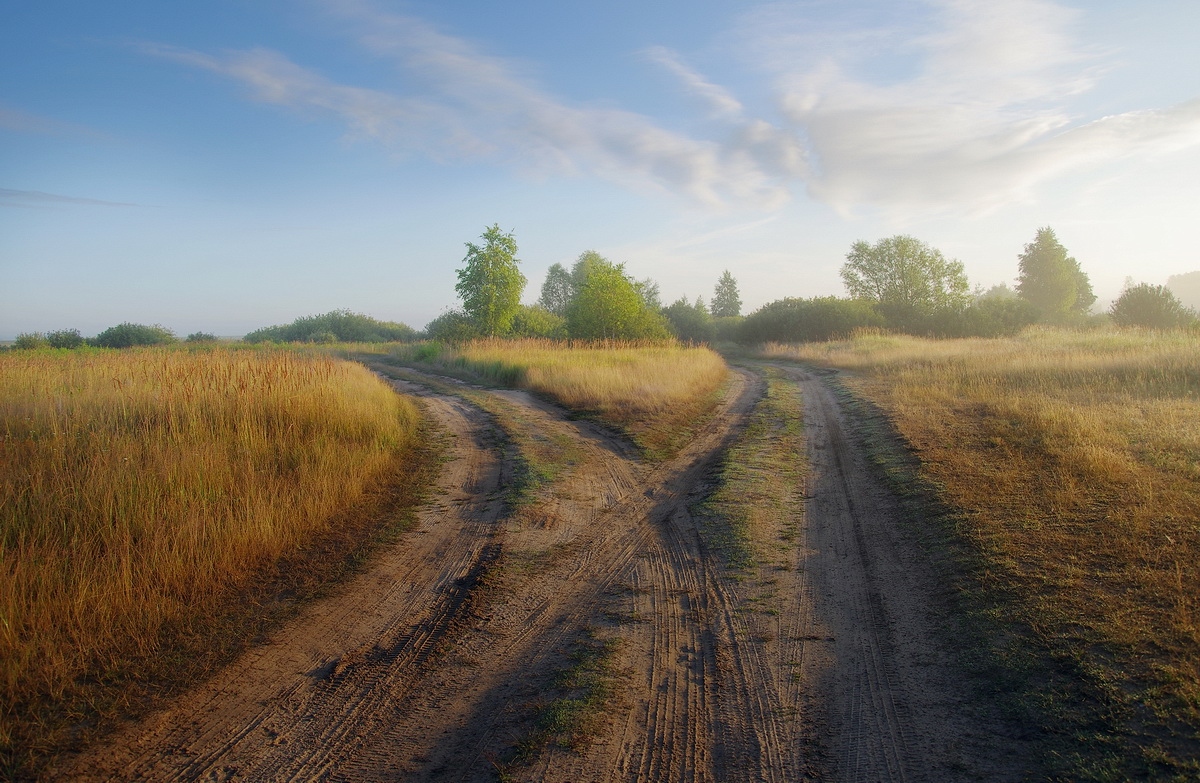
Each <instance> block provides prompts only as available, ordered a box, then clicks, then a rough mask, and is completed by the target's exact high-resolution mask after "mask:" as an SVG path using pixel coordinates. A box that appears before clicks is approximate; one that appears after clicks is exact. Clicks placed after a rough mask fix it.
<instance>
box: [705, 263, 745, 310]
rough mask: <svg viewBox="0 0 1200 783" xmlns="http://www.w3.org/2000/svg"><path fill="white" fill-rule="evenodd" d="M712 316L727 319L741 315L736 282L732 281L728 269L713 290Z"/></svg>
mask: <svg viewBox="0 0 1200 783" xmlns="http://www.w3.org/2000/svg"><path fill="white" fill-rule="evenodd" d="M712 314H713V318H728V317H730V316H734V315H741V314H742V300H741V297H739V296H738V287H737V281H736V280H734V279H733V275H731V274H729V270H728V269H726V270H725V273H724V274H722V275H721V279H720V280H718V281H717V287H716V288H715V289H714V290H713V298H712Z"/></svg>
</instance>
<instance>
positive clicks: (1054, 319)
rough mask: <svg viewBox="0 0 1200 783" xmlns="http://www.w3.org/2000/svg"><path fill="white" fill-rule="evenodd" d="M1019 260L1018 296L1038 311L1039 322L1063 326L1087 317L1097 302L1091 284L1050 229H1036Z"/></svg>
mask: <svg viewBox="0 0 1200 783" xmlns="http://www.w3.org/2000/svg"><path fill="white" fill-rule="evenodd" d="M1018 258H1019V262H1020V275H1019V276H1018V278H1017V293H1018V295H1019V296H1020V297H1021V298H1022V299H1024V300H1025V301H1027V302H1029V303H1030V304H1032V305H1033V306H1034V308H1036V309H1037V312H1038V319H1039V320H1041V321H1046V322H1049V323H1062V322H1065V321H1069V320H1072V319H1073V318H1078V317H1081V316H1084V315H1087V312H1088V309H1089V308H1091V306H1092V303H1094V302H1095V301H1096V295H1095V294H1094V293H1092V283H1091V281H1090V280H1089V279H1088V276H1087V275H1086V274H1085V273H1084V271H1083V270H1082V269H1081V268H1080V267H1079V262H1078V261H1076V260H1075V259H1074V258H1072V257H1071V256H1069V255H1067V249H1066V248H1065V247H1063V246H1062V243H1061V242H1059V241H1058V237H1056V236H1055V235H1054V230H1053V229H1051V228H1050V227H1049V226H1045V227H1043V228H1039V229H1038V232H1037V236H1036V237H1035V238H1034V240H1033V241H1032V242H1030V243H1029V244H1027V245H1025V251H1024V252H1023V253H1021V255H1020V256H1019V257H1018Z"/></svg>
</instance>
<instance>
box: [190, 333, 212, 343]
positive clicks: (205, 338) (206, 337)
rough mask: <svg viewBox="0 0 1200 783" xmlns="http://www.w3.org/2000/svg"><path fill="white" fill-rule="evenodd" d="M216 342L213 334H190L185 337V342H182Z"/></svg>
mask: <svg viewBox="0 0 1200 783" xmlns="http://www.w3.org/2000/svg"><path fill="white" fill-rule="evenodd" d="M216 341H217V336H216V335H215V334H209V333H208V332H192V333H191V334H189V335H188V336H187V340H185V341H184V342H189V343H215V342H216Z"/></svg>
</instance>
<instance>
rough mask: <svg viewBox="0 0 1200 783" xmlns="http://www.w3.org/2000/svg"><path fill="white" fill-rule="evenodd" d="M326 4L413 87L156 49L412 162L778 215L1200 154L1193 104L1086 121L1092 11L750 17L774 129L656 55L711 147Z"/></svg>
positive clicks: (900, 204) (937, 204)
mask: <svg viewBox="0 0 1200 783" xmlns="http://www.w3.org/2000/svg"><path fill="white" fill-rule="evenodd" d="M322 5H323V7H324V8H326V9H327V10H328V11H329V12H330V13H331V14H332V15H333V16H334V17H336V18H337V19H339V20H340V21H341V22H342V23H343V24H345V25H346V26H347V29H348V31H349V34H350V35H351V36H352V37H353V38H354V40H355V41H356V42H357V44H358V45H359V46H360V47H362V48H363V49H364V50H366V51H369V52H371V53H372V54H373V55H375V56H376V57H377V58H379V59H380V60H381V61H382V62H384V63H387V64H388V65H389V66H390V68H391V69H393V70H394V71H395V72H396V73H397V74H398V75H399V76H400V77H401V79H400V82H401V83H402V84H404V85H405V87H404V88H403V89H399V88H397V89H378V88H366V87H360V86H355V85H352V84H345V83H341V82H338V81H337V80H335V79H333V78H330V77H328V76H325V75H323V74H321V73H318V72H317V71H315V70H313V69H311V68H307V67H304V66H303V65H300V64H298V63H296V62H293V61H292V60H291V59H289V58H288V57H286V56H285V55H284V54H281V53H279V52H276V51H272V50H267V49H261V48H260V49H251V50H245V51H234V52H226V53H223V54H209V53H201V52H195V51H190V50H184V49H177V48H172V47H166V46H148V47H145V51H147V52H148V53H151V54H153V55H155V56H157V57H161V58H166V59H170V60H174V61H176V62H179V63H184V64H187V65H189V66H191V67H197V68H202V69H205V70H208V71H211V72H213V73H218V74H221V75H222V76H224V77H227V78H230V79H233V80H235V81H237V82H239V83H241V84H243V85H245V86H246V88H247V89H248V90H249V91H250V95H251V96H252V97H253V98H254V99H255V100H259V101H262V102H266V103H271V104H276V105H279V106H285V107H289V108H291V109H294V110H297V111H299V112H302V113H305V114H310V115H316V116H328V117H334V118H336V119H337V120H338V121H340V122H341V123H343V124H344V126H345V128H346V135H347V137H348V138H350V139H369V140H373V141H376V142H379V143H381V144H383V145H385V146H386V147H387V148H388V149H389V150H391V151H392V152H393V153H394V154H397V155H408V154H421V155H425V156H429V157H431V158H433V159H436V160H441V161H450V160H489V161H497V162H501V163H504V164H507V165H509V166H512V167H513V168H515V169H517V170H518V171H521V172H523V173H527V174H531V175H534V176H589V175H590V176H598V177H602V178H604V179H607V180H609V181H612V182H617V183H620V184H621V185H624V186H628V187H630V188H633V189H635V190H639V191H646V190H651V191H665V192H669V193H673V194H677V195H680V196H682V197H684V198H687V199H690V200H692V201H695V202H699V203H702V204H706V205H714V206H720V205H729V204H734V205H742V206H754V207H759V208H771V207H775V206H778V205H780V204H782V203H783V202H785V201H786V200H787V199H789V198H790V197H791V195H792V193H793V192H794V191H795V190H797V189H799V188H802V187H803V188H806V189H807V192H808V193H809V194H810V196H811V197H813V198H815V199H818V200H820V201H823V202H825V203H828V204H830V205H832V206H833V207H835V208H836V209H838V210H839V211H842V212H844V213H849V212H853V211H855V210H856V209H859V208H862V207H864V206H871V207H878V208H882V209H885V210H890V211H906V210H927V209H935V210H937V209H950V210H955V211H962V210H966V211H975V212H979V211H987V210H990V209H994V208H996V207H999V206H1002V205H1004V204H1008V203H1012V202H1014V201H1019V200H1024V199H1027V198H1028V197H1029V195H1030V194H1031V192H1032V191H1033V189H1034V188H1036V186H1038V185H1039V184H1040V183H1044V182H1046V181H1047V180H1050V179H1053V178H1055V177H1059V176H1062V175H1065V174H1068V173H1071V172H1075V171H1078V170H1080V169H1083V168H1086V167H1088V166H1094V165H1097V164H1099V163H1103V162H1105V161H1110V160H1114V159H1119V158H1122V157H1126V156H1129V155H1133V154H1137V153H1140V152H1146V151H1155V150H1158V151H1165V150H1173V149H1181V148H1184V147H1188V146H1191V145H1195V144H1197V143H1200V112H1198V109H1197V104H1196V102H1195V101H1193V102H1189V103H1185V104H1182V105H1179V106H1175V107H1171V108H1167V109H1159V110H1150V111H1141V112H1134V113H1126V114H1118V115H1114V116H1111V117H1104V118H1086V117H1079V116H1076V114H1074V113H1073V112H1072V110H1071V106H1072V101H1073V100H1075V99H1076V98H1077V97H1078V96H1080V95H1083V94H1085V93H1086V92H1087V91H1089V90H1090V89H1092V88H1093V87H1094V86H1095V85H1096V83H1097V82H1098V80H1099V79H1100V78H1101V77H1102V75H1103V74H1102V69H1101V68H1100V67H1099V63H1100V60H1099V58H1098V56H1097V55H1096V54H1095V53H1093V52H1090V51H1088V50H1086V49H1085V48H1084V47H1082V46H1080V45H1079V44H1078V43H1077V42H1076V40H1075V38H1074V37H1073V35H1072V33H1071V29H1072V25H1073V24H1074V23H1075V22H1076V20H1077V18H1078V14H1079V12H1076V11H1072V10H1069V9H1065V8H1062V7H1060V6H1058V5H1055V4H1054V3H1051V2H1048V1H1047V0H1011V1H1010V2H1005V3H995V2H984V0H924V3H923V5H924V7H925V8H926V9H927V11H928V13H927V14H926V15H925V16H923V17H918V18H915V19H913V18H906V19H905V21H904V22H903V23H893V24H892V25H887V26H881V27H876V28H871V27H863V26H861V25H854V26H843V27H841V28H838V27H830V26H829V24H828V22H820V21H817V20H813V19H810V18H807V17H805V16H804V14H803V8H805V7H806V6H797V5H793V4H787V3H779V4H775V5H771V6H765V7H763V8H762V9H759V10H758V11H757V12H755V13H752V14H750V15H748V16H747V17H746V18H745V19H744V21H743V24H742V27H741V34H740V41H741V43H742V46H743V48H744V54H745V57H746V58H747V59H748V60H749V61H751V62H752V63H754V64H755V67H756V68H757V69H759V71H760V72H765V73H766V74H767V78H768V80H769V81H770V83H771V84H772V85H773V86H774V95H775V109H776V111H777V116H776V117H775V118H772V119H771V120H768V119H764V118H761V117H752V116H749V112H748V111H747V109H746V107H745V105H744V104H743V102H742V101H740V100H739V99H738V98H737V97H735V96H734V94H733V93H732V92H731V91H730V90H728V89H726V88H724V87H722V86H720V85H719V84H717V83H716V82H714V81H713V80H711V79H709V78H707V77H706V76H704V75H702V74H700V73H699V72H697V71H695V70H694V69H692V68H691V67H690V66H688V65H687V64H685V62H684V60H683V58H682V57H681V56H680V55H679V54H678V53H676V52H675V51H672V50H670V49H667V48H665V47H661V46H660V47H651V48H650V49H647V50H646V51H644V52H643V55H644V56H645V57H646V58H647V59H648V60H649V61H650V62H652V63H654V64H655V65H657V66H658V67H661V68H663V69H665V70H666V71H667V72H668V73H670V74H672V75H673V76H674V77H675V78H676V79H677V80H678V82H679V85H680V88H681V90H682V91H683V92H685V93H686V94H688V95H689V96H691V97H693V98H695V99H696V100H698V101H699V102H700V104H701V105H702V106H703V107H704V110H705V112H706V114H707V116H708V119H709V120H710V121H715V125H714V124H712V123H710V124H708V125H706V126H705V131H704V134H707V135H697V134H696V133H691V134H689V133H685V132H681V131H678V130H674V129H669V128H668V127H666V126H665V125H664V123H663V122H661V121H659V120H656V119H655V118H653V117H650V116H646V115H643V114H637V113H634V112H630V111H625V110H622V109H619V108H613V107H611V106H608V105H593V104H587V103H577V102H574V103H573V102H570V101H566V100H563V99H560V98H558V97H556V96H554V95H551V94H549V93H548V92H547V91H545V90H544V89H542V88H541V87H539V86H538V85H537V84H536V83H534V82H533V81H532V80H531V79H529V78H527V77H526V76H524V75H523V74H522V72H521V69H520V68H518V67H517V65H516V64H514V63H513V62H512V61H509V60H505V59H503V58H499V57H495V56H491V55H489V54H487V53H485V52H483V51H481V50H480V49H479V48H478V47H477V46H476V45H474V44H472V43H470V42H468V41H466V40H463V39H461V38H457V37H455V36H452V35H448V34H446V33H444V32H442V31H440V30H438V29H436V28H435V27H434V26H432V25H430V24H429V23H427V22H425V21H423V20H421V19H417V18H414V17H410V16H404V15H399V14H393V13H387V12H384V11H381V10H379V9H378V8H376V7H375V6H373V5H372V4H370V3H369V2H365V1H364V0H325V2H324V3H323V4H322ZM835 24H836V22H835ZM897 63H901V64H902V65H903V68H904V70H898V68H899V67H901V66H898V65H897Z"/></svg>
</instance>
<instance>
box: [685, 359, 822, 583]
mask: <svg viewBox="0 0 1200 783" xmlns="http://www.w3.org/2000/svg"><path fill="white" fill-rule="evenodd" d="M755 369H756V370H757V371H759V372H761V373H762V375H763V378H764V380H765V382H766V389H765V393H764V396H763V398H762V399H761V400H759V401H758V403H757V404H756V405H755V407H754V410H753V411H752V412H751V414H750V417H749V419H748V423H747V425H746V429H745V430H744V431H743V432H742V434H741V436H740V437H739V438H738V440H737V442H736V443H735V444H734V445H733V446H732V447H730V448H729V450H728V451H726V453H725V456H724V457H723V458H722V460H721V464H720V466H719V468H718V470H717V475H716V486H715V488H714V490H713V492H712V493H710V494H709V495H708V496H707V497H706V498H705V499H704V501H703V502H701V503H700V504H698V505H697V506H696V507H695V508H694V509H693V512H694V513H695V514H696V515H697V518H698V520H699V522H700V534H701V537H702V539H703V541H704V544H705V546H706V547H708V548H709V549H710V550H711V551H713V552H715V553H717V554H718V555H719V557H720V558H721V559H722V560H723V561H724V563H725V564H726V566H727V567H728V568H730V569H732V570H734V571H746V570H749V569H751V568H753V567H754V566H755V565H757V564H759V563H760V562H762V561H764V560H765V559H768V558H769V557H771V555H772V554H774V553H773V552H766V551H763V549H762V547H763V545H764V542H765V541H767V540H768V539H770V538H772V537H774V536H775V535H779V534H780V533H777V532H776V531H781V534H782V536H783V537H784V539H785V540H789V541H790V540H794V538H795V535H796V531H797V529H798V526H799V525H800V523H801V522H802V519H803V514H804V498H803V495H804V477H805V470H806V466H807V459H806V457H805V441H804V408H803V406H802V403H801V401H800V390H799V387H798V386H797V385H796V384H794V383H790V382H789V381H787V380H786V379H785V378H784V377H783V375H782V373H780V372H779V370H777V369H775V368H772V367H763V368H755Z"/></svg>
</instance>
